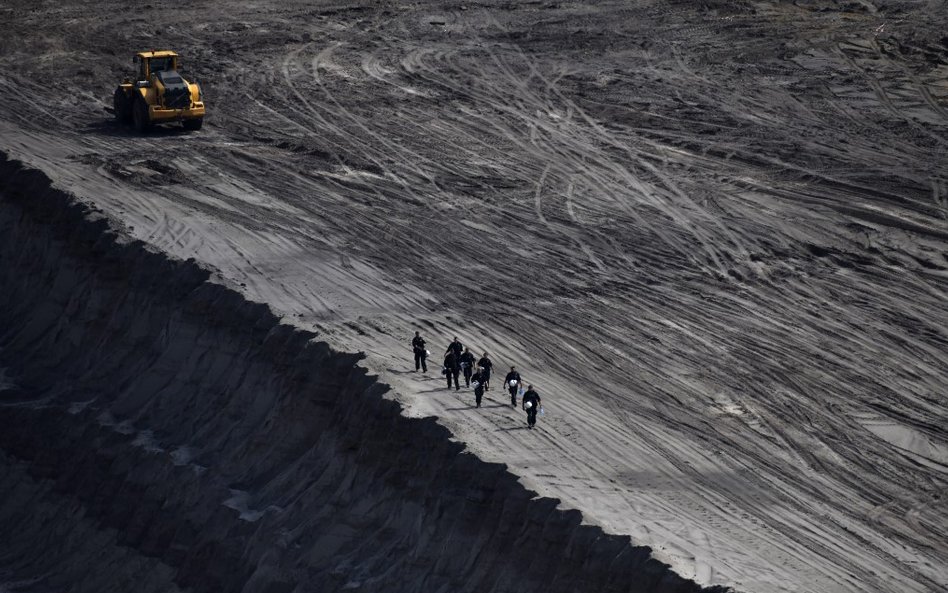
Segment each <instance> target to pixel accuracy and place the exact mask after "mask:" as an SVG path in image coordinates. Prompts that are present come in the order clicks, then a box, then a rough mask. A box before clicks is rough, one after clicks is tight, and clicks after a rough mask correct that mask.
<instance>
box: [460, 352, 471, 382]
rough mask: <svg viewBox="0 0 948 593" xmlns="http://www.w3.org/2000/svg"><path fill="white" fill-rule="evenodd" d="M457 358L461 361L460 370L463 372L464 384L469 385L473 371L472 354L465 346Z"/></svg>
mask: <svg viewBox="0 0 948 593" xmlns="http://www.w3.org/2000/svg"><path fill="white" fill-rule="evenodd" d="M458 360H460V361H461V372H462V373H464V386H465V387H470V386H471V373H473V372H474V355H473V354H471V351H470V350H469V349H467V348H465V349H464V354H462V355H461V358H459V359H458Z"/></svg>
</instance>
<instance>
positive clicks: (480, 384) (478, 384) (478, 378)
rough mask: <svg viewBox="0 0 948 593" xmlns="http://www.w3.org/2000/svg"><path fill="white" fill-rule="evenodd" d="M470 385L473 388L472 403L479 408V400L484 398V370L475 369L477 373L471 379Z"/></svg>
mask: <svg viewBox="0 0 948 593" xmlns="http://www.w3.org/2000/svg"><path fill="white" fill-rule="evenodd" d="M471 385H473V386H474V403H475V404H477V407H478V408H479V407H481V398H483V397H484V369H482V368H481V367H477V372H475V373H474V375H473V376H472V377H471Z"/></svg>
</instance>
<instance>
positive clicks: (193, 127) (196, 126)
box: [181, 117, 204, 132]
mask: <svg viewBox="0 0 948 593" xmlns="http://www.w3.org/2000/svg"><path fill="white" fill-rule="evenodd" d="M181 125H182V126H184V129H185V130H188V131H191V132H196V131H198V130H200V129H201V126H203V125H204V118H203V117H196V118H194V119H186V120H184V121H182V122H181Z"/></svg>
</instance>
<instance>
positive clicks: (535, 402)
mask: <svg viewBox="0 0 948 593" xmlns="http://www.w3.org/2000/svg"><path fill="white" fill-rule="evenodd" d="M522 405H523V409H524V410H526V411H527V427H528V428H533V425H534V424H536V423H537V411H538V410H539V409H540V394H538V393H537V392H536V391H534V390H533V385H528V386H527V391H526V392H524V394H523V404H522Z"/></svg>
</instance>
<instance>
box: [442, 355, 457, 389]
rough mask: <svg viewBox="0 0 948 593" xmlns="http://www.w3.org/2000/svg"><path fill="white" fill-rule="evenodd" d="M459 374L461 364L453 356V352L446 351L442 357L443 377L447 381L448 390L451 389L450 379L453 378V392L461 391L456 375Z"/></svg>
mask: <svg viewBox="0 0 948 593" xmlns="http://www.w3.org/2000/svg"><path fill="white" fill-rule="evenodd" d="M460 373H461V363H460V362H459V361H458V357H457V356H455V355H454V351H453V350H448V353H447V354H445V356H444V376H445V377H447V379H448V389H451V378H452V377H454V390H455V391H457V390H459V389H461V387H460V386H459V385H458V375H459V374H460Z"/></svg>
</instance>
